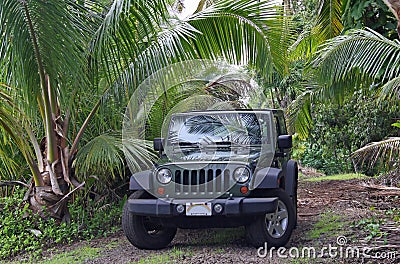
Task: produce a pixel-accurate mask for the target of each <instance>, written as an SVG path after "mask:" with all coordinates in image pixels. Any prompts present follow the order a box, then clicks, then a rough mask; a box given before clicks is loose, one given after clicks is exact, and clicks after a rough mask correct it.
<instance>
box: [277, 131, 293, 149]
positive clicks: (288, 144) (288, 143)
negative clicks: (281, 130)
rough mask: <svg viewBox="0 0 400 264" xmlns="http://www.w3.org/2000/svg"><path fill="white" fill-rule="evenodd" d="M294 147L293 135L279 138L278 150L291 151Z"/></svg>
mask: <svg viewBox="0 0 400 264" xmlns="http://www.w3.org/2000/svg"><path fill="white" fill-rule="evenodd" d="M292 147H293V144H292V136H291V135H280V136H279V137H278V148H279V149H281V150H284V149H290V148H292Z"/></svg>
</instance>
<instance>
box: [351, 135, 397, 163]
mask: <svg viewBox="0 0 400 264" xmlns="http://www.w3.org/2000/svg"><path fill="white" fill-rule="evenodd" d="M351 157H352V159H353V160H354V161H355V162H356V165H364V164H366V165H368V166H370V167H373V166H374V165H376V164H377V163H378V162H383V164H386V165H388V166H389V167H390V166H396V167H399V158H400V138H399V137H392V138H388V139H385V140H382V141H379V142H373V143H370V144H368V145H366V146H365V147H362V148H360V149H358V150H356V151H355V152H353V153H352V154H351Z"/></svg>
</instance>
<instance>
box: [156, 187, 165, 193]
mask: <svg viewBox="0 0 400 264" xmlns="http://www.w3.org/2000/svg"><path fill="white" fill-rule="evenodd" d="M157 192H158V194H160V195H164V193H165V189H164V188H163V187H159V188H158V189H157Z"/></svg>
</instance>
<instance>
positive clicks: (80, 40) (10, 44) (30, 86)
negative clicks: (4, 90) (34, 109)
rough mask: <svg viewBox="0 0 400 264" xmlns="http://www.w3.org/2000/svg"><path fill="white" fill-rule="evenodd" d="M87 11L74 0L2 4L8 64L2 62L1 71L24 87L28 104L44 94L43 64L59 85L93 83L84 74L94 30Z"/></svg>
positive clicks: (1, 49) (0, 50) (1, 36)
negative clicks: (41, 92) (89, 40)
mask: <svg viewBox="0 0 400 264" xmlns="http://www.w3.org/2000/svg"><path fill="white" fill-rule="evenodd" d="M83 12H84V11H83V9H82V8H81V7H79V6H78V5H77V4H76V3H75V1H69V0H67V1H64V0H55V1H51V2H48V1H13V0H4V1H3V2H2V4H1V6H0V13H1V15H0V43H1V46H0V54H1V56H2V59H4V60H6V61H8V63H4V64H3V63H2V64H0V73H1V74H2V76H4V80H6V81H7V83H8V84H9V85H12V86H17V87H19V88H21V91H22V92H23V95H24V96H25V98H26V99H27V100H29V104H28V106H29V105H30V104H31V105H33V106H36V104H37V96H40V91H41V87H40V81H39V74H38V72H39V64H41V66H42V67H43V68H44V70H45V72H46V73H47V74H48V75H49V76H50V78H51V79H52V80H53V83H54V86H53V87H54V88H53V89H56V87H59V86H58V85H61V87H62V86H67V85H72V86H75V87H82V86H83V84H84V83H85V82H86V81H87V79H86V75H85V74H83V73H85V72H86V71H85V69H84V65H86V54H87V43H88V36H89V35H90V33H89V32H90V31H91V28H90V27H88V26H87V25H88V24H89V23H88V21H90V20H88V19H87V17H86V16H87V15H89V14H87V13H86V14H84V13H83ZM28 15H29V16H28ZM30 23H31V24H30ZM30 25H32V27H33V28H30ZM31 29H32V31H31ZM31 33H32V34H31ZM33 38H35V39H36V41H37V43H36V44H37V46H38V50H39V54H40V57H38V56H37V55H38V54H36V53H35V50H34V46H35V45H34V43H33Z"/></svg>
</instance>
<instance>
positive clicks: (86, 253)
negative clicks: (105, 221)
mask: <svg viewBox="0 0 400 264" xmlns="http://www.w3.org/2000/svg"><path fill="white" fill-rule="evenodd" d="M100 250H101V248H94V247H89V246H86V247H81V248H78V249H75V250H72V251H68V252H63V253H61V254H57V255H55V256H54V257H52V258H51V259H50V260H46V261H41V263H42V264H65V263H68V264H80V263H84V262H85V261H88V260H89V259H94V258H96V257H97V256H98V255H99V252H100Z"/></svg>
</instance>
